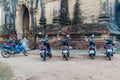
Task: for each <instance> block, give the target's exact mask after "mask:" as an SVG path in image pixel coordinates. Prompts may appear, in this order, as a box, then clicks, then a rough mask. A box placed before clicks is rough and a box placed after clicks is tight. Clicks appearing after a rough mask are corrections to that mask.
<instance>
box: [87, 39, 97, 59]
mask: <svg viewBox="0 0 120 80" xmlns="http://www.w3.org/2000/svg"><path fill="white" fill-rule="evenodd" d="M88 52H89V56H90V58H91V59H94V57H95V55H96V45H95V43H94V42H93V41H90V42H89V51H88Z"/></svg>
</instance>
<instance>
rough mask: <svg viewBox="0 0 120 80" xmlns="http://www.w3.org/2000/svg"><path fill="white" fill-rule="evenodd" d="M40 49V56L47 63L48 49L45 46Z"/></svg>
mask: <svg viewBox="0 0 120 80" xmlns="http://www.w3.org/2000/svg"><path fill="white" fill-rule="evenodd" d="M39 48H40V56H41V58H42V59H43V61H45V60H46V47H45V46H44V45H43V44H41V45H40V46H39Z"/></svg>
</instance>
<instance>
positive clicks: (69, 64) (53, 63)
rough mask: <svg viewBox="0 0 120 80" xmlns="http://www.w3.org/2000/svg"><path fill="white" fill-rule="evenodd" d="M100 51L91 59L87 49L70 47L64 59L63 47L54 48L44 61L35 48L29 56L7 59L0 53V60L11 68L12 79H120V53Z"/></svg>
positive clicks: (21, 55)
mask: <svg viewBox="0 0 120 80" xmlns="http://www.w3.org/2000/svg"><path fill="white" fill-rule="evenodd" d="M99 53H100V52H99ZM99 53H97V55H96V57H95V59H94V60H91V59H90V58H89V56H88V54H87V51H71V57H70V58H69V60H68V61H65V60H64V59H63V58H62V55H61V51H57V50H53V58H52V59H49V58H47V61H45V62H43V61H42V59H41V58H40V55H39V50H35V51H30V52H29V56H27V57H26V56H24V55H23V54H19V55H15V56H14V57H11V58H7V59H5V58H2V57H1V55H0V61H2V62H4V63H6V64H7V65H9V66H10V67H11V68H12V70H13V72H14V78H13V79H12V80H120V55H118V54H115V55H114V57H113V59H112V61H109V60H108V58H107V57H105V55H104V54H99Z"/></svg>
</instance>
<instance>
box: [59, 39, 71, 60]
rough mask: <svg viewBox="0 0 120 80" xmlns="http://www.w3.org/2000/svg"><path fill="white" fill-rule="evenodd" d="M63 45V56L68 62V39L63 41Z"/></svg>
mask: <svg viewBox="0 0 120 80" xmlns="http://www.w3.org/2000/svg"><path fill="white" fill-rule="evenodd" d="M61 43H62V55H63V58H65V59H66V61H67V60H68V58H69V56H70V51H69V44H68V40H67V39H66V38H65V39H62V41H61Z"/></svg>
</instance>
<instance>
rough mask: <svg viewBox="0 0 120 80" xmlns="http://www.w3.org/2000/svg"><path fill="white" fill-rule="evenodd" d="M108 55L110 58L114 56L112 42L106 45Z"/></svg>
mask: <svg viewBox="0 0 120 80" xmlns="http://www.w3.org/2000/svg"><path fill="white" fill-rule="evenodd" d="M106 55H107V57H108V58H109V60H111V59H112V57H113V46H112V44H108V45H107V46H106Z"/></svg>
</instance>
